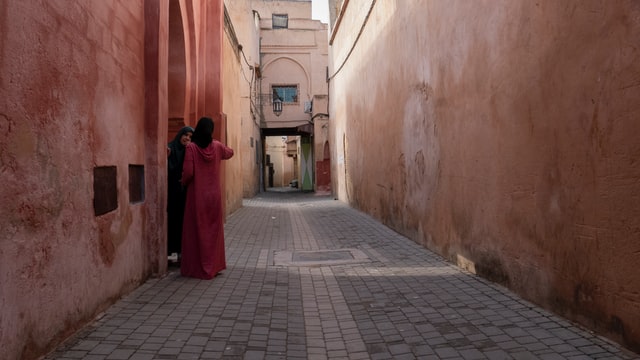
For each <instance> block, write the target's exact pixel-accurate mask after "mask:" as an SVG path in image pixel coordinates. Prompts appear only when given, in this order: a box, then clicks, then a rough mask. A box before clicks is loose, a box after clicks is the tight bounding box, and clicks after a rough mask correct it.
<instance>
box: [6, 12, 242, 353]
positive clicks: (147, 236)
mask: <svg viewBox="0 0 640 360" xmlns="http://www.w3.org/2000/svg"><path fill="white" fill-rule="evenodd" d="M0 17H1V18H2V19H3V21H2V25H1V26H2V31H0V60H1V62H0V63H1V71H0V73H1V74H2V75H0V99H1V100H0V109H2V110H1V111H0V128H1V129H2V133H3V135H2V137H0V148H1V149H2V150H0V173H1V174H2V180H3V186H2V188H1V189H0V203H2V206H1V207H0V228H1V229H2V233H1V234H0V314H2V316H0V349H2V350H1V353H2V355H0V357H2V358H7V359H32V358H37V357H39V356H41V355H43V354H44V353H46V352H47V351H48V350H50V349H51V348H52V347H53V346H55V345H56V344H57V343H59V342H60V341H61V340H63V339H65V338H66V337H67V336H69V335H70V334H72V333H73V332H74V331H76V330H77V329H79V328H80V327H82V326H83V325H85V324H86V323H87V322H90V321H91V320H92V319H93V318H94V316H96V315H97V314H99V313H100V312H101V311H103V310H104V309H105V308H106V307H108V306H109V305H110V304H112V303H113V302H114V301H115V300H117V299H118V298H119V297H120V296H122V295H124V294H126V293H128V292H129V291H131V290H132V289H134V288H135V287H136V286H138V285H139V284H141V283H142V282H144V281H145V280H146V279H148V278H149V277H152V276H159V275H162V274H163V273H165V272H166V268H167V253H166V198H167V196H166V189H167V180H166V177H167V163H166V156H167V150H166V148H167V147H166V144H167V140H168V139H169V137H170V136H169V135H170V133H171V132H172V131H175V127H177V126H181V125H183V124H187V125H194V124H195V123H196V121H197V119H198V118H199V117H201V116H210V117H212V118H214V120H215V122H216V133H215V137H216V138H217V139H220V140H222V141H225V142H226V143H227V144H229V145H230V146H231V147H232V148H235V149H238V148H240V143H241V132H242V131H243V130H242V127H241V112H240V111H239V110H240V108H241V107H242V103H241V102H240V100H239V99H240V96H239V92H240V90H241V84H240V83H239V82H238V80H237V79H238V74H239V69H240V67H241V65H240V64H241V63H240V59H241V57H240V54H239V53H238V47H237V41H236V40H234V38H233V36H232V33H233V31H232V29H231V28H230V26H229V23H226V24H225V16H224V7H223V3H222V1H188V2H185V1H178V0H172V1H160V0H148V1H143V2H141V1H97V2H95V1H94V2H46V3H45V4H43V3H42V2H40V1H20V2H15V1H7V2H4V4H3V6H2V9H1V10H0ZM241 159H242V154H241V151H237V152H236V156H235V157H234V158H233V159H232V160H230V161H228V162H226V163H225V170H224V172H225V173H224V174H223V181H224V183H225V193H226V202H225V206H226V211H227V213H230V212H232V211H234V210H235V209H237V208H238V207H239V206H241V202H242V194H243V184H241V183H237V182H233V181H231V180H232V179H237V178H240V177H241V176H242V171H243V170H242V165H241V164H242V160H241Z"/></svg>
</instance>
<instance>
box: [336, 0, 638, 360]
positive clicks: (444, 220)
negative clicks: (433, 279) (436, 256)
mask: <svg viewBox="0 0 640 360" xmlns="http://www.w3.org/2000/svg"><path fill="white" fill-rule="evenodd" d="M371 3H372V1H370V0H351V1H350V2H348V6H347V8H346V11H345V13H344V17H343V18H342V19H340V21H338V22H337V24H338V27H337V30H334V34H333V36H334V41H333V47H332V48H331V50H330V51H331V54H332V55H331V59H330V62H331V65H330V68H331V69H330V74H332V75H333V74H335V72H336V71H337V70H338V69H339V68H340V67H341V66H342V64H343V62H344V61H345V59H346V62H345V64H344V67H343V68H342V69H341V70H340V72H338V73H337V74H335V75H334V76H333V77H332V79H331V85H330V93H331V101H330V113H331V119H332V120H331V121H330V122H329V124H330V133H331V136H332V139H333V140H332V145H333V146H332V174H333V176H332V184H333V186H334V192H335V193H336V195H337V196H338V197H339V198H340V199H341V200H343V201H345V202H348V203H350V204H352V205H353V206H355V207H357V208H359V209H362V210H364V211H366V212H368V213H370V214H372V215H373V216H375V217H376V218H378V219H380V220H382V221H383V222H384V223H385V224H388V225H389V226H391V227H392V228H394V229H396V230H398V231H400V232H402V233H403V234H406V235H408V236H409V237H411V238H412V239H414V240H415V241H417V242H419V243H421V244H424V245H425V246H426V247H428V248H430V249H433V250H435V251H436V252H438V253H440V254H442V255H443V256H444V257H446V258H447V259H449V260H451V261H452V262H456V263H459V264H460V265H463V263H464V264H466V265H465V266H466V267H467V268H469V269H470V270H471V271H475V272H476V273H478V274H479V275H481V276H484V277H486V278H489V279H491V280H493V281H496V282H499V283H501V284H504V285H506V286H508V287H509V288H511V289H513V290H514V291H516V292H517V293H519V294H521V295H522V296H524V297H525V298H527V299H530V300H532V301H534V302H536V303H538V304H540V305H543V306H545V307H547V308H549V309H552V310H553V311H556V312H558V313H560V314H562V315H564V316H567V317H568V318H570V319H573V320H578V321H579V322H581V323H582V324H584V325H586V326H588V327H590V328H592V329H595V330H597V331H599V332H601V333H605V334H607V335H608V336H610V337H611V338H613V339H614V340H616V341H620V342H622V343H623V344H625V345H626V346H629V347H632V348H634V349H635V350H638V349H640V272H639V271H638V264H639V263H640V242H639V241H638V231H639V229H640V201H639V199H640V181H639V179H640V162H638V161H637V159H639V158H640V142H639V141H638V139H637V134H638V133H639V132H640V121H638V114H639V113H640V112H639V111H640V102H638V99H639V98H640V87H638V84H637V83H638V81H637V79H638V74H639V73H640V62H639V61H638V56H639V51H640V50H639V49H640V23H639V22H638V19H639V18H640V7H638V3H637V2H635V1H606V0H602V1H596V0H588V1H582V0H580V1H578V0H576V1H560V2H559V1H553V0H543V1H536V2H532V1H524V0H522V1H498V2H495V1H465V0H459V1H428V2H427V1H411V0H406V1H399V0H396V1H393V0H388V1H377V2H375V6H373V7H372V8H371V6H370V5H371ZM370 9H371V13H370V16H368V18H367V14H368V13H369V10H370ZM365 19H367V21H366V24H365V25H364V28H363V32H362V34H361V36H360V38H359V40H358V41H357V43H356V44H355V45H354V42H355V40H356V36H357V34H358V33H359V31H360V29H361V28H362V26H363V23H364V22H365ZM352 47H353V52H352V53H351V54H350V56H349V57H348V58H347V56H348V54H349V52H350V50H351V48H352ZM464 259H466V260H464ZM459 260H461V261H460V262H459ZM425 281H428V279H425Z"/></svg>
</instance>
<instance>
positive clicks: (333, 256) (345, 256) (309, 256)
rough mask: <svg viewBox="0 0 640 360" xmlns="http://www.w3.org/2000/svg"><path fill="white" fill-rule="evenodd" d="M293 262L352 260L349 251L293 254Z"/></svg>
mask: <svg viewBox="0 0 640 360" xmlns="http://www.w3.org/2000/svg"><path fill="white" fill-rule="evenodd" d="M292 260H293V261H329V260H353V256H352V255H351V251H348V250H337V251H309V252H295V251H294V252H293V256H292Z"/></svg>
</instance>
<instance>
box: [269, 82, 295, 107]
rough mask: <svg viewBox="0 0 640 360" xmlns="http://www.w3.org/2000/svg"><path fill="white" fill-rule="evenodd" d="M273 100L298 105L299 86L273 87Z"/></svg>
mask: <svg viewBox="0 0 640 360" xmlns="http://www.w3.org/2000/svg"><path fill="white" fill-rule="evenodd" d="M271 89H272V90H273V91H272V92H273V99H274V100H275V99H280V100H281V101H282V102H283V103H285V104H287V103H288V104H297V103H298V85H273V86H271Z"/></svg>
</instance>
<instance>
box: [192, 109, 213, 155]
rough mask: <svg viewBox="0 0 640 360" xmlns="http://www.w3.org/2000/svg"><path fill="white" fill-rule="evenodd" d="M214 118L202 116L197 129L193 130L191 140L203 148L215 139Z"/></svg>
mask: <svg viewBox="0 0 640 360" xmlns="http://www.w3.org/2000/svg"><path fill="white" fill-rule="evenodd" d="M212 136H213V120H212V119H211V118H208V117H202V118H200V120H198V125H196V130H195V131H194V132H193V136H192V137H191V141H192V142H194V143H195V144H196V145H198V146H199V147H201V148H203V149H204V148H206V147H207V146H209V144H211V141H213V137H212Z"/></svg>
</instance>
